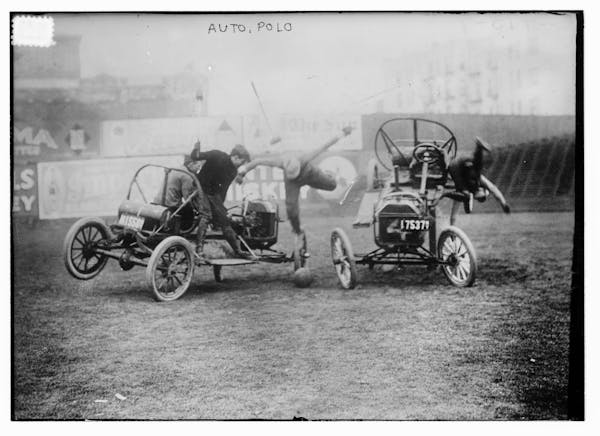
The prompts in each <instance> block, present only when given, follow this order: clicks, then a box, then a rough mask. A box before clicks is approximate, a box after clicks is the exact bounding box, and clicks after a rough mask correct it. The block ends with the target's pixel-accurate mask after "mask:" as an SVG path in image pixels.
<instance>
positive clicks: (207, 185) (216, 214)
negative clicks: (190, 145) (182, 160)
mask: <svg viewBox="0 0 600 436" xmlns="http://www.w3.org/2000/svg"><path fill="white" fill-rule="evenodd" d="M190 157H191V159H192V160H194V161H204V165H202V168H201V169H200V171H199V172H198V173H197V174H196V175H197V177H198V181H199V182H200V186H202V190H203V191H204V194H205V195H206V197H207V198H208V201H209V203H210V209H211V213H212V223H213V225H214V226H216V227H220V228H221V231H222V232H223V237H224V238H225V240H226V241H227V242H228V243H229V245H230V246H231V248H233V251H234V252H235V255H236V256H239V257H247V254H246V253H243V252H242V251H241V248H240V243H239V241H238V239H237V235H236V234H235V232H234V231H233V229H232V228H231V223H230V222H229V218H228V217H227V209H226V208H225V205H224V202H225V198H226V196H227V190H228V189H229V185H231V182H233V180H234V179H235V178H236V176H237V169H238V167H239V166H241V165H243V164H244V163H246V162H249V161H250V153H248V150H246V148H245V147H244V146H242V145H236V146H235V147H234V148H233V150H231V153H230V154H227V153H224V152H222V151H219V150H210V151H206V152H202V151H200V144H199V143H196V145H195V146H194V150H193V151H192V153H191V155H190ZM201 224H202V227H199V229H198V234H200V232H202V233H203V234H206V230H207V228H208V222H206V223H201ZM201 253H202V251H200V253H199V255H200V256H201Z"/></svg>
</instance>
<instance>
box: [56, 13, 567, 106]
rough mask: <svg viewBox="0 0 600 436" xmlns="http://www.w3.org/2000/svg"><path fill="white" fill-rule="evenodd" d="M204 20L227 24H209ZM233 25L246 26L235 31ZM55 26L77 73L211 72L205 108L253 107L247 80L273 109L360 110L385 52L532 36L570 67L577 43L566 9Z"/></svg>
mask: <svg viewBox="0 0 600 436" xmlns="http://www.w3.org/2000/svg"><path fill="white" fill-rule="evenodd" d="M261 22H263V23H270V24H271V25H272V26H273V30H272V31H268V30H267V25H266V24H265V26H263V27H262V31H259V29H258V27H259V25H260V23H261ZM277 23H279V28H280V30H283V31H281V32H277V30H276V29H277ZM285 23H289V24H288V25H285ZM211 24H214V25H215V28H216V29H218V25H219V24H220V25H221V29H224V26H225V25H226V24H228V25H229V27H228V29H227V32H224V33H221V32H219V31H217V32H213V31H211ZM231 24H241V25H243V26H245V28H246V31H245V32H240V30H239V28H238V29H237V31H236V32H235V33H234V31H233V29H232V26H231ZM284 25H285V28H284ZM290 26H291V31H286V30H285V29H286V28H287V29H289V28H290ZM55 31H56V32H57V33H68V34H79V35H81V36H82V39H81V73H82V75H83V76H84V77H89V76H94V75H96V74H99V73H108V74H111V75H117V76H127V77H133V76H160V75H165V74H171V73H176V72H179V71H182V70H184V69H185V68H186V67H193V68H194V69H195V70H196V71H199V72H203V73H205V74H207V75H208V76H209V78H210V83H211V89H210V96H211V103H213V109H216V110H217V111H218V110H219V109H221V108H222V109H224V110H225V109H226V108H227V107H228V108H229V109H228V111H229V112H231V108H232V107H236V108H237V109H238V110H234V112H238V111H239V112H243V111H244V110H246V109H247V108H249V107H251V108H252V110H254V109H255V106H254V105H255V99H254V96H253V94H252V91H251V88H250V85H249V83H250V80H254V82H255V83H256V86H257V88H258V89H259V91H260V93H261V97H262V98H263V99H264V100H265V104H266V105H268V106H269V108H270V109H271V110H273V111H285V110H288V111H294V110H306V109H308V108H313V109H315V110H323V111H327V110H334V111H342V110H343V109H348V110H352V109H358V108H356V107H355V106H356V103H355V102H356V101H358V100H362V99H364V98H365V97H368V96H370V95H372V94H374V93H377V92H380V91H382V90H383V89H384V88H385V84H384V83H383V73H382V70H381V66H382V63H383V61H384V60H385V59H401V58H402V55H403V53H407V52H412V51H415V52H419V51H422V50H427V49H428V48H429V47H431V45H432V44H434V43H436V42H444V41H448V40H453V41H458V42H459V43H460V42H461V41H466V40H468V39H474V38H481V39H484V40H486V41H488V42H489V44H490V45H493V46H497V47H500V46H504V45H507V44H510V43H513V42H517V43H518V46H522V47H525V42H527V41H530V40H531V38H532V36H533V38H534V40H535V44H536V46H537V47H538V49H539V50H541V51H542V52H544V53H546V54H547V56H548V59H549V62H550V64H558V65H564V64H565V63H566V64H567V65H570V64H572V65H574V47H575V44H574V38H575V18H574V16H570V17H565V16H556V15H550V14H535V15H531V14H467V15H465V14H402V13H370V14H349V13H343V14H323V13H317V14H308V13H304V14H263V15H255V14H242V15H220V14H212V15H159V14H157V15H144V14H141V15H136V14H128V15H93V14H82V15H58V16H55ZM250 32H251V33H250ZM569 80H570V81H571V83H572V81H573V77H565V83H568V81H569ZM214 105H216V108H215V106H214Z"/></svg>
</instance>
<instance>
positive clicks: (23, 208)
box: [12, 164, 38, 216]
mask: <svg viewBox="0 0 600 436" xmlns="http://www.w3.org/2000/svg"><path fill="white" fill-rule="evenodd" d="M37 199H38V190H37V171H36V167H35V165H19V164H15V166H14V167H13V203H12V214H13V216H37V214H38V202H37Z"/></svg>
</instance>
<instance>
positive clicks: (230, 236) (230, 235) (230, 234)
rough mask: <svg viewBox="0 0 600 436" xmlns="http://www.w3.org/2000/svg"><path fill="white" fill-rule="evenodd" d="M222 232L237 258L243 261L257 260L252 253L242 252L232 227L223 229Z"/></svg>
mask: <svg viewBox="0 0 600 436" xmlns="http://www.w3.org/2000/svg"><path fill="white" fill-rule="evenodd" d="M222 231H223V237H224V238H225V240H226V241H227V243H228V244H229V246H230V247H231V248H233V252H234V255H235V256H236V257H239V258H242V259H249V260H256V257H255V256H253V255H252V253H246V252H243V251H242V249H241V247H240V241H238V238H237V235H236V234H235V232H234V231H233V229H232V228H231V227H230V226H227V227H223V229H222Z"/></svg>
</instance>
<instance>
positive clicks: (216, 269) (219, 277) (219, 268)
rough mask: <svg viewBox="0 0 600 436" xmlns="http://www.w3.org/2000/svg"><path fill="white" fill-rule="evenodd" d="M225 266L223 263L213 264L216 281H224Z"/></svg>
mask: <svg viewBox="0 0 600 436" xmlns="http://www.w3.org/2000/svg"><path fill="white" fill-rule="evenodd" d="M222 273H223V267H222V266H221V265H213V275H214V276H215V282H217V283H221V282H222V281H223V274H222Z"/></svg>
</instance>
